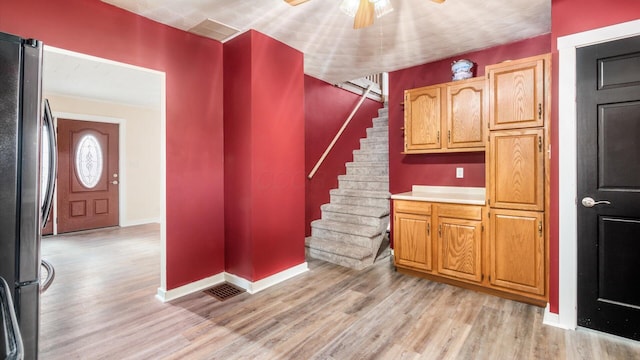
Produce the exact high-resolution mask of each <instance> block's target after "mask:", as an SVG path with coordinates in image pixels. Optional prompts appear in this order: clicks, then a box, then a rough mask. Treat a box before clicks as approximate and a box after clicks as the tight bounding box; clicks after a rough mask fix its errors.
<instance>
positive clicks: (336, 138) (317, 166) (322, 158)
mask: <svg viewBox="0 0 640 360" xmlns="http://www.w3.org/2000/svg"><path fill="white" fill-rule="evenodd" d="M369 91H371V85H369V86H367V90H366V91H365V92H364V94H362V97H361V98H360V101H358V103H357V104H356V106H355V107H354V108H353V110H352V111H351V114H349V117H348V118H347V120H345V121H344V124H342V127H341V128H340V130H338V133H337V134H336V136H334V137H333V140H331V143H330V144H329V146H327V149H326V150H325V151H324V153H323V154H322V156H321V157H320V159H319V160H318V162H317V163H316V165H315V166H314V167H313V169H312V170H311V172H310V173H309V176H307V177H308V178H309V179H311V178H312V177H313V175H315V173H316V172H317V171H318V168H319V167H320V164H322V162H323V161H324V159H325V158H326V157H327V155H328V154H329V152H330V151H331V149H333V146H334V145H335V144H336V142H337V141H338V138H339V137H340V135H342V133H343V132H344V129H345V128H346V127H347V125H349V122H351V119H353V117H354V115H355V114H356V112H357V111H358V109H360V106H362V103H363V102H364V100H365V99H366V98H367V95H369Z"/></svg>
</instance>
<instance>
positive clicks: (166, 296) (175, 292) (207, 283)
mask: <svg viewBox="0 0 640 360" xmlns="http://www.w3.org/2000/svg"><path fill="white" fill-rule="evenodd" d="M224 274H225V273H219V274H216V275H213V276H210V277H208V278H204V279H202V280H198V281H194V282H192V283H189V284H187V285H183V286H180V287H177V288H175V289H171V290H164V289H161V288H158V294H157V295H156V298H158V299H159V300H160V301H162V302H167V301H171V300H175V299H177V298H180V297H183V296H186V295H189V294H193V293H194V292H198V291H201V290H204V289H207V288H210V287H212V286H214V285H218V284H220V283H222V282H224V281H225V276H224Z"/></svg>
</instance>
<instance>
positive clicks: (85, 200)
mask: <svg viewBox="0 0 640 360" xmlns="http://www.w3.org/2000/svg"><path fill="white" fill-rule="evenodd" d="M118 171H119V170H118V125H117V124H108V123H97V122H89V121H77V120H65V119H58V233H65V232H70V231H78V230H86V229H95V228H101V227H107V226H116V225H118V207H119V205H118V192H119V185H118V183H119V178H118Z"/></svg>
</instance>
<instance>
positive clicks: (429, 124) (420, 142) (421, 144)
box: [404, 85, 443, 153]
mask: <svg viewBox="0 0 640 360" xmlns="http://www.w3.org/2000/svg"><path fill="white" fill-rule="evenodd" d="M442 89H443V87H442V86H440V85H437V86H427V87H422V88H417V89H411V90H406V91H405V92H404V152H405V153H412V152H414V153H420V152H425V150H433V149H440V148H441V144H440V131H441V124H440V121H441V119H442V100H443V97H442V92H443V90H442Z"/></svg>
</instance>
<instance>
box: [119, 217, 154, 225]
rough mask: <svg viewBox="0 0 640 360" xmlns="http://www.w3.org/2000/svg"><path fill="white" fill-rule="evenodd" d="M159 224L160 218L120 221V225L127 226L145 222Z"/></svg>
mask: <svg viewBox="0 0 640 360" xmlns="http://www.w3.org/2000/svg"><path fill="white" fill-rule="evenodd" d="M153 223H156V224H159V223H160V218H159V217H157V218H150V219H136V220H132V221H125V222H124V223H121V224H120V226H122V227H129V226H138V225H145V224H153Z"/></svg>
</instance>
